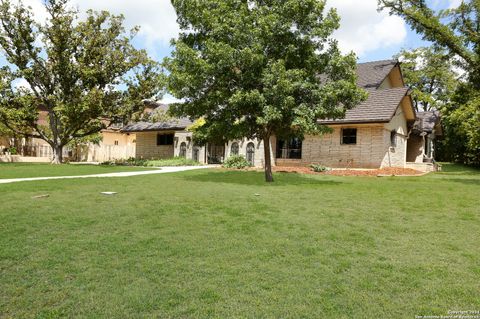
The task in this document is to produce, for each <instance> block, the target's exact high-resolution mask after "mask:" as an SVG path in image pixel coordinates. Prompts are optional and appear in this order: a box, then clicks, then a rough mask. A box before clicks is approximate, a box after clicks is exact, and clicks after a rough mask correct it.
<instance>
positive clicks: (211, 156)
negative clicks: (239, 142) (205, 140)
mask: <svg viewBox="0 0 480 319" xmlns="http://www.w3.org/2000/svg"><path fill="white" fill-rule="evenodd" d="M224 158H225V145H216V144H210V143H209V144H208V164H221V163H223V159H224Z"/></svg>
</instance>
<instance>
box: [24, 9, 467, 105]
mask: <svg viewBox="0 0 480 319" xmlns="http://www.w3.org/2000/svg"><path fill="white" fill-rule="evenodd" d="M17 1H18V0H17ZM42 1H43V0H23V2H24V3H25V4H27V5H30V6H31V7H32V8H33V11H34V12H35V14H36V19H38V21H44V19H45V17H46V14H45V12H44V9H43V5H42ZM428 2H429V4H430V5H432V6H433V7H434V8H447V7H455V6H458V4H459V3H460V2H461V0H428ZM71 3H72V4H73V5H74V6H76V7H77V8H78V9H79V10H80V11H81V12H82V11H83V12H84V11H85V10H87V9H94V10H108V11H110V12H112V13H114V14H123V15H124V16H125V24H126V27H127V28H132V27H133V26H137V25H138V26H140V33H139V34H138V35H137V37H136V38H135V40H134V44H135V46H136V47H138V48H144V49H146V50H147V51H148V52H149V54H150V55H151V56H152V57H153V58H155V59H157V60H162V59H163V58H164V57H166V56H168V55H169V54H170V52H171V50H172V47H171V46H170V40H171V39H172V38H175V37H176V36H177V34H178V32H179V28H178V26H177V23H176V15H175V10H174V9H173V7H172V5H171V2H170V0H134V1H133V0H71ZM327 6H328V7H334V8H337V10H338V13H339V15H340V17H341V22H340V23H341V27H340V29H339V30H337V31H336V32H335V34H334V35H333V36H334V37H335V38H336V39H337V40H338V42H339V46H340V48H341V49H342V51H343V52H345V53H347V52H350V51H352V50H353V51H354V52H355V53H356V54H357V56H358V59H359V62H368V61H375V60H383V59H390V58H392V56H393V55H395V54H397V53H398V52H399V51H400V50H401V49H402V48H407V49H413V48H417V47H420V46H422V45H425V44H426V43H425V42H423V41H422V40H421V37H419V36H418V35H417V34H416V33H415V32H414V31H412V30H411V29H410V28H409V27H408V25H407V24H406V23H405V22H404V21H403V20H402V19H401V18H400V17H397V16H391V15H389V14H388V13H387V12H378V10H377V0H327ZM171 101H173V98H172V97H171V96H170V95H167V96H166V97H165V98H164V101H163V102H166V103H168V102H171Z"/></svg>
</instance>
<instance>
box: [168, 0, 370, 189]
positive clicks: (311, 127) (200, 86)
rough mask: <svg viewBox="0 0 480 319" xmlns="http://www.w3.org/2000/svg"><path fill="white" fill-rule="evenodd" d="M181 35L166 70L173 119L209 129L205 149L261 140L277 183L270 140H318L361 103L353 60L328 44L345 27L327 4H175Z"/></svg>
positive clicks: (295, 0)
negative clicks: (328, 121)
mask: <svg viewBox="0 0 480 319" xmlns="http://www.w3.org/2000/svg"><path fill="white" fill-rule="evenodd" d="M172 3H173V6H174V7H175V9H176V12H177V16H178V22H179V24H180V27H181V29H182V30H183V32H182V33H181V34H180V36H179V38H178V40H175V41H174V42H173V43H174V45H175V51H174V53H173V57H172V58H169V59H167V60H166V67H167V69H168V70H169V71H170V76H169V82H168V83H169V89H170V91H171V92H172V93H173V94H174V95H175V96H176V97H177V98H180V99H183V100H184V101H185V102H184V103H182V104H176V105H174V108H173V112H174V113H175V114H176V115H180V116H189V117H191V118H194V119H199V118H202V119H203V120H204V124H203V125H201V126H200V127H198V128H197V130H196V132H195V133H196V137H197V139H198V138H199V137H200V139H201V140H203V141H205V140H223V141H225V140H229V139H237V138H244V137H246V138H256V139H259V140H261V141H263V144H264V154H265V158H264V167H265V179H266V181H267V182H271V181H273V177H272V167H271V166H272V165H271V152H270V138H271V136H272V135H273V134H276V135H277V136H278V135H280V136H284V135H296V136H300V137H301V136H303V135H304V134H320V133H322V132H325V131H326V130H327V128H326V127H323V126H321V125H318V123H317V120H318V119H322V118H338V117H342V116H344V113H345V110H346V109H349V108H352V107H353V106H355V105H356V104H358V103H359V102H361V101H362V100H363V99H364V98H365V97H366V93H365V92H364V91H362V90H360V89H358V88H357V86H356V72H355V67H356V57H355V55H354V54H353V53H351V54H348V55H346V56H344V55H342V54H341V53H340V51H339V49H338V46H337V42H336V41H335V40H332V39H331V38H330V36H331V34H332V32H333V31H334V30H335V29H337V28H338V27H339V17H338V15H337V14H336V11H335V10H333V9H332V10H330V11H328V12H327V13H325V12H324V9H325V1H324V0H289V1H263V0H255V1H254V0H251V1H245V0H226V1H216V0H205V1H196V0H172Z"/></svg>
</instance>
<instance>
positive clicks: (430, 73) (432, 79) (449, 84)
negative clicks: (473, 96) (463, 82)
mask: <svg viewBox="0 0 480 319" xmlns="http://www.w3.org/2000/svg"><path fill="white" fill-rule="evenodd" d="M395 58H396V59H398V60H400V61H401V62H402V73H403V78H404V80H405V83H406V84H407V86H408V87H409V88H410V89H411V91H412V92H411V93H412V99H413V104H414V107H415V109H416V110H417V112H422V111H431V110H439V109H441V108H443V107H445V106H446V105H447V104H448V103H450V101H451V97H452V95H453V93H454V91H455V88H456V86H457V81H458V80H457V79H458V77H459V75H458V74H456V73H455V71H454V66H453V64H452V62H451V58H450V56H449V55H448V54H447V53H446V52H445V51H444V50H439V49H435V48H433V47H422V48H417V49H414V50H402V51H401V52H400V53H399V54H397V55H396V56H395Z"/></svg>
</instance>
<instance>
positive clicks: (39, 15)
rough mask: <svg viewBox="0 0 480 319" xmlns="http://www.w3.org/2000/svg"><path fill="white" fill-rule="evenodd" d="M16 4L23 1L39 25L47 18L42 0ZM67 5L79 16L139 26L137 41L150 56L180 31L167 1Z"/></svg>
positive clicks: (87, 0) (88, 0)
mask: <svg viewBox="0 0 480 319" xmlns="http://www.w3.org/2000/svg"><path fill="white" fill-rule="evenodd" d="M15 1H16V2H17V3H18V2H19V1H22V2H23V3H24V4H26V5H27V6H30V7H32V9H33V12H34V13H35V20H37V21H38V22H44V21H45V19H46V18H47V12H46V10H45V7H44V5H43V1H42V0H15ZM70 4H71V5H73V6H74V7H76V8H78V9H79V10H80V12H81V13H84V12H85V11H86V10H88V9H93V10H95V11H100V10H107V11H109V12H111V13H113V14H117V15H118V14H123V15H124V16H125V27H126V28H127V30H129V29H131V28H133V27H134V26H140V32H139V34H138V37H139V38H140V39H139V40H140V42H142V43H143V47H145V48H147V49H149V51H150V53H151V54H154V53H155V46H157V45H162V46H168V44H169V42H170V40H171V39H172V38H175V37H176V36H177V35H178V32H179V28H178V25H177V21H176V20H177V17H176V14H175V10H174V9H173V6H172V4H171V3H170V0H101V1H100V0H72V1H71V3H70Z"/></svg>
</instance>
